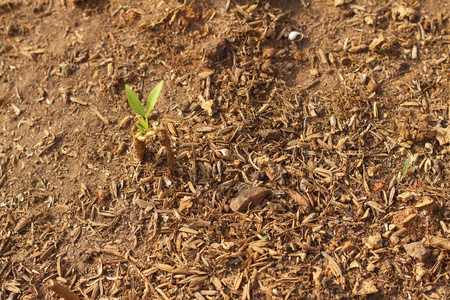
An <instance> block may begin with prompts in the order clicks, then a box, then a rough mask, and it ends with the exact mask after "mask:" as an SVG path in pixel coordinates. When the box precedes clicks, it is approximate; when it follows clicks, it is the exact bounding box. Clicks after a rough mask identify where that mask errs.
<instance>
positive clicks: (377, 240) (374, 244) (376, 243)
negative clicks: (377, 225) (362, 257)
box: [364, 233, 383, 250]
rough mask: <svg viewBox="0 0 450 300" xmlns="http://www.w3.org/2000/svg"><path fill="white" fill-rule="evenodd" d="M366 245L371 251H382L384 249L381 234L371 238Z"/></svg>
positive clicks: (366, 241)
mask: <svg viewBox="0 0 450 300" xmlns="http://www.w3.org/2000/svg"><path fill="white" fill-rule="evenodd" d="M364 243H365V245H366V246H367V248H369V249H374V250H375V249H380V248H381V247H383V238H382V236H381V234H379V233H376V234H375V235H372V236H369V237H368V238H367V239H366V240H365V242H364Z"/></svg>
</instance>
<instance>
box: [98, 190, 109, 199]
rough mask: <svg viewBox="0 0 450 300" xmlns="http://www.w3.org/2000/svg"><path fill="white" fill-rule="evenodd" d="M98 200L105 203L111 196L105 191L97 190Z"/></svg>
mask: <svg viewBox="0 0 450 300" xmlns="http://www.w3.org/2000/svg"><path fill="white" fill-rule="evenodd" d="M97 195H98V199H100V200H101V201H106V200H108V199H109V198H110V197H111V194H110V193H109V191H107V190H98V191H97Z"/></svg>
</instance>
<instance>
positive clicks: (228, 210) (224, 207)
mask: <svg viewBox="0 0 450 300" xmlns="http://www.w3.org/2000/svg"><path fill="white" fill-rule="evenodd" d="M223 212H224V213H229V212H231V208H230V205H229V204H225V205H224V206H223Z"/></svg>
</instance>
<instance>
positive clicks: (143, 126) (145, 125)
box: [139, 118, 148, 132]
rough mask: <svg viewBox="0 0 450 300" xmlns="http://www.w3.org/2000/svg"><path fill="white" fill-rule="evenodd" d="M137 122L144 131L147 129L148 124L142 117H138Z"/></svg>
mask: <svg viewBox="0 0 450 300" xmlns="http://www.w3.org/2000/svg"><path fill="white" fill-rule="evenodd" d="M139 124H141V126H142V128H144V129H145V132H147V131H148V124H147V123H146V122H145V121H144V120H143V119H141V118H139Z"/></svg>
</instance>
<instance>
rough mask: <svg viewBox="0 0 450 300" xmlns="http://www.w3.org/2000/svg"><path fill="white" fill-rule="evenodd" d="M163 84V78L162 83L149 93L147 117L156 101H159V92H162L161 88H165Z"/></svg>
mask: <svg viewBox="0 0 450 300" xmlns="http://www.w3.org/2000/svg"><path fill="white" fill-rule="evenodd" d="M163 84H164V80H162V81H161V82H160V83H158V85H157V86H155V88H154V89H153V90H152V91H151V93H150V95H148V98H147V115H146V117H148V115H149V114H150V112H151V111H152V109H153V107H154V106H155V104H156V101H158V97H159V94H160V93H161V90H162V88H163Z"/></svg>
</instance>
